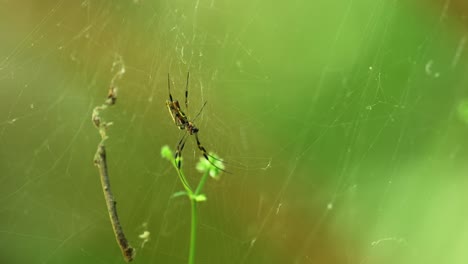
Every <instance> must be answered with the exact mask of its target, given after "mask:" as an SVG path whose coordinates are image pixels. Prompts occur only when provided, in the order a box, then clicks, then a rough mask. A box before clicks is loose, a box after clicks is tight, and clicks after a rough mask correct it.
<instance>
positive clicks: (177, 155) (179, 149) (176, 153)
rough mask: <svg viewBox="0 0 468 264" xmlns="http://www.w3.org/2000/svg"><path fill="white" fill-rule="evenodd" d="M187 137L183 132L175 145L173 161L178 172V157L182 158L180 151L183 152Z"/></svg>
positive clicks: (179, 162) (179, 163) (179, 161)
mask: <svg viewBox="0 0 468 264" xmlns="http://www.w3.org/2000/svg"><path fill="white" fill-rule="evenodd" d="M187 135H188V133H187V132H185V133H184V135H183V136H182V138H181V139H180V141H179V143H178V144H177V148H176V152H175V155H174V160H175V162H176V165H177V168H178V169H179V170H180V167H181V165H182V163H181V159H180V157H182V150H184V147H185V142H186V141H187Z"/></svg>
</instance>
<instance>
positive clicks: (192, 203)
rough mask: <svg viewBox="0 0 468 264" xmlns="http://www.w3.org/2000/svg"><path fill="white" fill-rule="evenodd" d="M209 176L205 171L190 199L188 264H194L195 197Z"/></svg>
mask: <svg viewBox="0 0 468 264" xmlns="http://www.w3.org/2000/svg"><path fill="white" fill-rule="evenodd" d="M208 176H209V171H206V172H205V173H204V174H203V176H202V178H201V179H200V183H198V186H197V189H196V190H195V193H194V194H193V196H192V197H191V199H190V206H191V208H192V219H191V225H190V248H189V261H188V263H189V264H194V263H195V247H196V242H197V220H198V219H197V201H196V200H195V197H196V196H197V195H200V193H201V191H202V189H203V186H204V185H205V183H206V180H207V179H208Z"/></svg>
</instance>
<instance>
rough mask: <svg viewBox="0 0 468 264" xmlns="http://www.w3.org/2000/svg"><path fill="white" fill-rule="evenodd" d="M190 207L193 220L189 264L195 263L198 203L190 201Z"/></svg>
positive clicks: (193, 200)
mask: <svg viewBox="0 0 468 264" xmlns="http://www.w3.org/2000/svg"><path fill="white" fill-rule="evenodd" d="M190 205H191V207H192V220H191V225H190V248H189V259H188V263H189V264H194V263H195V247H196V240H197V201H195V199H190Z"/></svg>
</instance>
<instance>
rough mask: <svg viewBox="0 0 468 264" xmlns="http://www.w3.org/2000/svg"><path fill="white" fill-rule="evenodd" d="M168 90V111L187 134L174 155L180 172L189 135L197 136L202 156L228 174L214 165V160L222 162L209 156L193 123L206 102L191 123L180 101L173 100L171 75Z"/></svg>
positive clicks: (168, 80) (186, 86)
mask: <svg viewBox="0 0 468 264" xmlns="http://www.w3.org/2000/svg"><path fill="white" fill-rule="evenodd" d="M189 77H190V74H189V73H187V83H186V85H185V110H188V84H189ZM167 89H168V92H169V100H167V101H166V106H167V110H169V114H170V115H171V117H172V120H173V121H174V124H176V126H177V127H178V128H179V129H180V130H185V133H184V135H183V136H182V138H181V139H180V140H179V143H178V144H177V147H176V152H175V155H174V160H175V162H176V165H177V168H178V169H179V170H180V167H181V157H182V150H183V149H184V147H185V142H186V141H187V137H188V135H189V136H190V135H194V136H195V140H196V141H197V147H198V149H199V150H200V151H201V152H202V155H203V157H204V158H205V159H206V160H207V161H208V162H209V163H210V164H211V165H213V166H214V167H216V168H217V169H219V170H221V171H224V172H226V171H225V170H224V169H222V168H220V167H219V166H216V165H215V164H213V162H212V161H211V160H210V158H211V159H213V160H217V161H221V162H222V160H219V159H217V158H215V157H213V156H212V155H210V154H208V151H207V150H206V149H205V147H203V145H202V144H201V143H200V139H199V138H198V131H199V129H198V128H197V127H196V126H195V124H194V123H193V121H194V120H196V119H197V117H198V116H199V115H200V114H201V112H202V110H203V108H204V107H205V105H206V102H205V103H204V104H203V106H202V107H201V109H200V111H199V112H198V114H197V115H196V116H195V118H194V119H193V121H190V120H189V118H188V117H187V115H186V114H185V113H184V112H183V111H182V109H181V107H180V104H179V101H178V100H174V99H173V98H172V94H171V78H170V76H169V74H167Z"/></svg>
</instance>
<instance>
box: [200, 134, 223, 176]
mask: <svg viewBox="0 0 468 264" xmlns="http://www.w3.org/2000/svg"><path fill="white" fill-rule="evenodd" d="M194 135H195V140H196V141H197V147H198V149H199V150H200V151H201V152H202V155H203V157H205V159H206V160H207V161H208V162H209V163H210V164H211V165H213V166H214V167H215V168H217V169H218V170H221V171H224V172H226V173H229V172H227V171H226V170H224V169H222V168H220V167H218V166H216V164H214V163H213V162H211V160H210V159H209V158H212V159H214V160H217V161H221V162H223V161H222V160H220V159H217V158H215V157H213V156H212V155H210V154H208V151H206V149H205V147H203V146H202V144H201V143H200V139H198V133H194Z"/></svg>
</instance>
